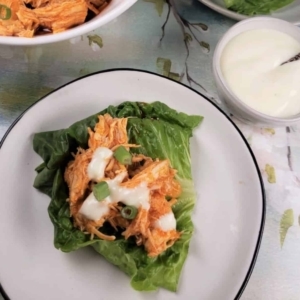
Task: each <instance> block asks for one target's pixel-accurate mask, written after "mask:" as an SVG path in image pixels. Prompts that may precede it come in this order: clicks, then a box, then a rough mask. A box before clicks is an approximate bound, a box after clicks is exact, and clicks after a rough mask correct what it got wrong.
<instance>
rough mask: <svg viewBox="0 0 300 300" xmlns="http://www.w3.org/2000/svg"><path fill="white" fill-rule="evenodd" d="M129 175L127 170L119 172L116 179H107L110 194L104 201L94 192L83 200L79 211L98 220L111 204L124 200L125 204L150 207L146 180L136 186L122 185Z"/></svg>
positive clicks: (91, 218)
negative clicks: (96, 196)
mask: <svg viewBox="0 0 300 300" xmlns="http://www.w3.org/2000/svg"><path fill="white" fill-rule="evenodd" d="M126 176H127V172H122V173H120V174H118V175H117V176H116V177H115V178H114V179H111V180H107V181H106V182H107V184H108V187H109V190H110V195H109V196H108V197H107V198H106V199H104V200H103V201H97V199H96V198H95V196H94V194H93V192H92V193H91V194H90V195H89V196H88V197H87V198H86V199H85V201H84V202H83V204H82V206H81V208H80V210H79V213H81V214H82V215H83V216H85V217H86V218H87V219H90V220H93V221H97V220H100V219H101V218H102V217H103V216H104V215H106V214H107V213H108V212H109V204H111V203H116V202H122V203H124V204H125V205H131V206H134V207H137V208H139V207H142V208H144V209H147V210H148V209H149V208H150V204H149V197H150V190H149V189H148V187H147V184H146V183H145V182H142V183H141V184H139V185H138V186H136V187H134V188H126V187H122V186H121V185H120V183H121V182H122V181H123V180H124V178H125V177H126Z"/></svg>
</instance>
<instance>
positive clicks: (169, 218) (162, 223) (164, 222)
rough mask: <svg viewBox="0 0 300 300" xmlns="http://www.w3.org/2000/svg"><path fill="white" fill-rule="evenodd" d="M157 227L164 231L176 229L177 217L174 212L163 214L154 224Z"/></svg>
mask: <svg viewBox="0 0 300 300" xmlns="http://www.w3.org/2000/svg"><path fill="white" fill-rule="evenodd" d="M154 226H155V227H156V228H159V229H161V230H162V231H170V230H173V229H176V219H175V216H174V214H173V212H169V213H167V214H165V215H163V216H161V217H160V218H159V219H158V220H157V221H156V222H155V224H154Z"/></svg>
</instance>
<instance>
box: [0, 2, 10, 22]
mask: <svg viewBox="0 0 300 300" xmlns="http://www.w3.org/2000/svg"><path fill="white" fill-rule="evenodd" d="M3 11H5V13H3ZM10 18H11V9H10V8H9V7H7V6H6V5H4V4H0V20H4V21H6V20H9V19H10Z"/></svg>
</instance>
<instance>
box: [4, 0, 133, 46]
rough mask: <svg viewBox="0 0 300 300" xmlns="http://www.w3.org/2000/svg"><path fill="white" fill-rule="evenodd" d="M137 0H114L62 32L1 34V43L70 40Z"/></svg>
mask: <svg viewBox="0 0 300 300" xmlns="http://www.w3.org/2000/svg"><path fill="white" fill-rule="evenodd" d="M136 1H137V0H112V1H111V2H110V3H109V5H108V6H107V7H106V8H105V9H104V10H103V11H101V13H100V14H99V15H98V16H96V17H94V18H93V19H91V20H90V21H88V22H86V23H83V24H81V25H78V26H76V27H74V28H71V29H68V30H66V31H63V32H60V33H55V34H45V35H40V36H35V37H32V38H24V37H14V36H12V37H10V36H8V37H7V36H0V45H1V44H2V45H13V46H34V45H41V44H50V43H55V42H59V41H63V40H68V39H71V38H74V37H77V36H80V35H82V34H85V33H88V32H90V31H92V30H95V29H96V28H99V27H101V26H102V25H104V24H106V23H108V22H110V21H111V20H113V19H115V18H116V17H118V16H119V15H121V14H122V13H123V12H124V11H126V10H127V9H128V8H129V7H131V6H132V5H133V4H134V3H135V2H136Z"/></svg>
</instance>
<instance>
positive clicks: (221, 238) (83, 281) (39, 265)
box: [0, 70, 265, 300]
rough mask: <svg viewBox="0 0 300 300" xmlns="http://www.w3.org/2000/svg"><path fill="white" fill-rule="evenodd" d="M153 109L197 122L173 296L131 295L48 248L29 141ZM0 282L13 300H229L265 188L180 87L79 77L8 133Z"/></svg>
mask: <svg viewBox="0 0 300 300" xmlns="http://www.w3.org/2000/svg"><path fill="white" fill-rule="evenodd" d="M125 100H129V101H146V102H152V101H155V100H160V101H163V102H165V103H166V104H167V105H169V106H171V107H172V108H174V109H177V110H180V111H183V112H186V113H189V114H200V115H203V116H204V117H205V119H204V121H203V123H202V125H201V126H200V127H199V128H198V129H197V130H195V132H194V137H193V138H192V140H191V152H192V165H193V176H194V182H195V185H196V189H197V194H198V196H197V197H198V199H197V204H196V208H195V211H194V215H193V222H194V224H195V233H194V236H193V238H192V241H191V245H190V252H189V255H188V259H187V261H186V263H185V266H184V270H183V272H182V276H181V281H180V285H179V290H178V292H177V293H171V292H168V291H166V290H163V289H161V290H159V291H158V292H155V293H139V292H136V291H134V290H133V289H132V288H131V287H130V283H129V278H128V277H127V276H126V275H124V274H123V273H122V272H121V271H119V270H118V269H117V268H116V267H114V266H113V265H110V264H109V263H107V262H106V261H105V260H104V259H102V257H101V256H99V255H98V254H97V253H96V252H95V251H94V250H93V249H90V248H85V249H81V250H79V251H77V252H73V253H70V254H64V253H62V252H60V251H58V250H56V249H55V248H54V246H53V226H52V223H51V222H50V220H49V217H48V213H47V206H48V204H49V200H50V199H49V198H48V197H47V196H45V195H42V194H41V193H39V192H37V191H36V190H35V189H34V188H33V187H32V184H33V180H34V177H35V171H34V168H35V167H36V166H37V165H38V164H39V163H40V162H41V159H40V158H39V157H38V156H37V154H35V153H34V151H33V149H32V137H33V134H34V133H36V132H40V131H45V130H55V129H60V128H65V127H68V126H69V125H71V124H72V123H73V122H75V121H78V120H81V119H82V118H85V117H87V116H89V115H91V114H94V113H95V112H98V111H100V110H102V109H104V108H106V107H107V106H108V105H110V104H113V105H115V104H119V103H120V102H122V101H125ZM0 166H1V172H0V191H1V201H0V220H1V229H0V241H1V247H0V266H1V268H0V281H1V283H2V285H3V288H4V289H5V291H6V293H7V294H8V295H9V297H10V298H11V299H12V300H15V299H30V300H41V299H43V300H53V299H55V300H60V299H61V300H65V299H72V300H76V299H79V300H82V299H83V298H84V299H89V300H94V299H95V300H96V299H97V300H100V299H103V300H106V299H107V300H119V299H120V298H122V299H126V300H127V299H130V300H142V299H143V300H145V299H146V300H151V299H158V300H160V299H164V300H173V299H174V300H175V299H189V300H194V299H203V300H217V299H218V300H219V299H222V300H227V299H230V300H232V299H233V298H235V297H236V298H238V296H239V295H240V294H241V293H242V291H243V289H244V287H245V285H246V283H247V281H248V279H249V276H250V273H251V271H252V268H253V266H254V263H255V259H256V255H257V252H258V248H259V244H260V239H261V236H262V229H263V223H264V215H265V204H264V203H265V200H264V192H263V185H262V181H261V177H260V174H259V170H258V167H257V164H256V162H255V159H254V156H253V154H252V152H251V150H250V148H249V146H248V144H247V143H246V141H245V139H244V137H243V136H242V134H241V133H240V132H239V131H238V129H237V128H236V127H235V126H234V125H233V123H232V122H231V121H230V120H229V119H228V118H227V117H226V116H225V115H224V114H223V113H222V112H221V111H220V110H219V109H217V108H216V107H215V106H214V105H213V104H212V103H211V102H209V101H208V100H206V99H205V98H203V97H202V96H201V95H199V94H198V93H196V92H195V91H193V90H191V89H189V88H187V87H185V86H184V85H182V84H179V83H177V82H174V81H171V80H170V79H167V78H163V77H160V76H158V75H154V74H149V73H146V72H141V71H133V70H112V71H108V72H102V73H98V74H94V75H92V76H87V77H85V78H82V79H80V80H77V81H74V82H72V83H70V84H67V85H65V86H64V87H62V88H60V89H58V90H56V91H55V92H53V93H51V94H49V95H48V96H46V97H45V98H43V99H42V101H39V102H37V103H36V104H35V105H34V106H32V107H31V108H30V109H29V110H27V112H26V113H25V114H23V116H22V117H21V118H19V120H18V121H17V122H16V123H15V124H14V125H13V126H12V127H11V129H10V130H9V131H8V134H7V135H6V137H5V138H4V140H3V141H2V147H1V150H0Z"/></svg>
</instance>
